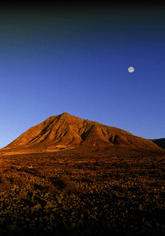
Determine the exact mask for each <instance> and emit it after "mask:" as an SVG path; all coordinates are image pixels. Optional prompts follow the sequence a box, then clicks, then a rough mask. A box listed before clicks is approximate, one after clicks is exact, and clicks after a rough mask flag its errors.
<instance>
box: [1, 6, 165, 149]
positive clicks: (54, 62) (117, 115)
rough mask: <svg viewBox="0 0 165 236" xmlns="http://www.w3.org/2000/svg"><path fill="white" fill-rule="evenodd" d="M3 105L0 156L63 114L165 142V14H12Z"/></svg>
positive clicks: (5, 26) (5, 41)
mask: <svg viewBox="0 0 165 236" xmlns="http://www.w3.org/2000/svg"><path fill="white" fill-rule="evenodd" d="M129 67H133V68H134V72H132V73H130V72H129V71H128V68H129ZM0 101H1V103H0V104H1V105H0V148H3V147H4V146H6V145H8V144H9V143H11V142H12V141H13V140H14V139H16V138H17V137H18V136H20V135H21V134H22V133H23V132H25V131H26V130H28V129H29V128H30V127H32V126H35V125H37V124H39V123H41V122H43V121H44V120H46V119H47V118H48V117H50V116H55V115H60V114H62V113H63V112H67V113H69V114H70V115H73V116H77V117H80V118H82V119H88V120H92V121H97V122H99V123H101V124H104V125H108V126H112V127H117V128H120V129H123V130H126V131H128V132H130V133H132V134H133V135H136V136H139V137H143V138H147V139H158V138H165V10H160V9H159V10H157V9H154V8H153V9H127V8H115V9H111V8H104V9H102V8H99V7H98V8H93V9H92V8H89V9H88V8H87V9H84V8H83V9H79V8H75V9H72V10H71V9H68V10H67V9H60V10H59V9H56V10H55V9H52V8H50V9H49V8H36V9H32V8H27V9H24V11H22V9H21V10H20V9H16V8H15V9H13V10H12V11H11V10H10V9H7V8H6V9H5V11H1V12H0Z"/></svg>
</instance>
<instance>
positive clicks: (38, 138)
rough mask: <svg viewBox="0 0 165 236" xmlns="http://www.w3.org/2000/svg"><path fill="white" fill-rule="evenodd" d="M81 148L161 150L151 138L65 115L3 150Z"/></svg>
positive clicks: (42, 125) (37, 128)
mask: <svg viewBox="0 0 165 236" xmlns="http://www.w3.org/2000/svg"><path fill="white" fill-rule="evenodd" d="M68 145H69V146H68ZM77 146H84V147H85V146H88V147H97V148H106V147H112V146H127V147H132V148H147V149H148V148H149V149H151V148H152V149H159V147H158V146H157V145H156V144H155V143H153V142H152V141H150V140H148V139H144V138H141V137H137V136H135V135H132V134H131V133H129V132H127V131H124V130H122V129H119V128H115V127H111V126H106V125H103V124H100V123H98V122H95V121H90V120H85V119H81V118H79V117H75V116H72V115H70V114H68V113H66V112H64V113H62V114H61V115H56V116H51V117H49V118H48V119H46V120H45V121H43V122H42V123H40V124H38V125H36V126H33V127H31V128H29V129H28V130H27V131H25V132H24V133H23V134H21V135H20V136H19V137H18V138H17V139H15V140H14V141H13V142H11V143H10V144H9V145H7V146H6V147H4V148H2V149H1V151H7V150H8V151H14V150H15V151H20V152H21V150H24V151H25V150H26V151H27V152H28V150H33V151H34V152H35V151H36V150H37V151H39V150H46V151H53V150H56V149H59V148H63V149H64V148H74V147H77Z"/></svg>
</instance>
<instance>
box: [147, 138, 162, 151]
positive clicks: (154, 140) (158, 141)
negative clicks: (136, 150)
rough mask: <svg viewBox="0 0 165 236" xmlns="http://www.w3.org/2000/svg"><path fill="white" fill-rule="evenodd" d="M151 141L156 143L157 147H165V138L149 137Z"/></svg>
mask: <svg viewBox="0 0 165 236" xmlns="http://www.w3.org/2000/svg"><path fill="white" fill-rule="evenodd" d="M150 140H151V141H152V142H154V143H155V144H157V145H158V146H159V147H161V148H163V149H165V138H160V139H150Z"/></svg>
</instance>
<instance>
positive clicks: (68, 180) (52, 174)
mask: <svg viewBox="0 0 165 236" xmlns="http://www.w3.org/2000/svg"><path fill="white" fill-rule="evenodd" d="M0 163H1V169H0V236H6V235H13V236H16V235H17V236H23V235H24V236H29V235H31V234H33V235H36V236H39V235H47V236H48V235H62V236H63V235H68V236H72V235H75V236H77V235H78V236H85V235H89V236H90V235H95V236H100V235H104V236H106V235H107V236H109V235H113V236H115V235H130V236H131V235H132V236H133V235H134V236H138V235H139V236H142V235H150V236H154V235H161V236H162V235H165V222H164V217H163V215H165V152H164V153H163V152H162V153H152V152H149V151H148V152H145V153H144V151H142V152H140V151H126V150H125V151H123V150H121V152H119V151H117V152H116V150H111V152H108V151H107V152H101V151H96V150H93V151H89V150H88V151H86V152H85V151H84V150H81V152H80V151H78V149H77V150H76V149H75V150H66V151H63V152H56V153H41V154H23V155H15V156H1V161H0Z"/></svg>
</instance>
